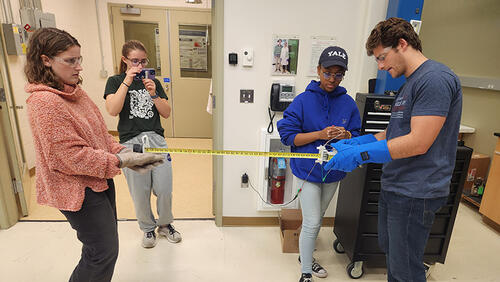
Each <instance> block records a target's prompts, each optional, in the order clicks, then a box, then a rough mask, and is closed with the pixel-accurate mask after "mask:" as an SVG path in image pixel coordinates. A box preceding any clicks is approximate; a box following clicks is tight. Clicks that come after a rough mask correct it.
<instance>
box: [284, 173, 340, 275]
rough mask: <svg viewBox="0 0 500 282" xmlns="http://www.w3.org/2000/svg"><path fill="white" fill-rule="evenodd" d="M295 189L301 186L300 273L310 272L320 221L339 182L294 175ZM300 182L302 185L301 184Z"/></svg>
mask: <svg viewBox="0 0 500 282" xmlns="http://www.w3.org/2000/svg"><path fill="white" fill-rule="evenodd" d="M294 178H295V179H294V180H295V181H294V182H295V185H296V186H297V187H296V189H298V188H300V187H302V191H301V192H300V194H299V199H300V207H301V209H302V230H301V231H300V237H299V252H300V261H301V263H302V266H301V270H302V273H312V263H313V251H314V247H315V245H316V238H317V237H318V233H319V229H320V227H321V222H322V221H323V216H324V215H325V212H326V209H327V208H328V206H329V205H330V202H331V200H332V198H333V195H334V194H335V191H337V188H338V185H339V182H332V183H314V182H308V181H304V180H302V179H299V178H297V177H294ZM302 184H303V185H304V186H302Z"/></svg>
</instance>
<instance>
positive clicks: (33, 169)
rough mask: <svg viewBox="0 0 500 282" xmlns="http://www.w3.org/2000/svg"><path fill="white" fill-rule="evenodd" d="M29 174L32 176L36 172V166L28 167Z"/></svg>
mask: <svg viewBox="0 0 500 282" xmlns="http://www.w3.org/2000/svg"><path fill="white" fill-rule="evenodd" d="M29 174H30V177H33V176H35V174H36V167H32V168H30V169H29Z"/></svg>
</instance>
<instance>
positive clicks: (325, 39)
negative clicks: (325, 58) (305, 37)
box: [308, 36, 337, 76]
mask: <svg viewBox="0 0 500 282" xmlns="http://www.w3.org/2000/svg"><path fill="white" fill-rule="evenodd" d="M336 45H337V39H336V38H335V37H333V36H311V60H310V61H309V73H308V76H317V75H318V72H317V67H318V61H319V56H320V55H321V52H323V50H325V49H326V48H327V47H329V46H336Z"/></svg>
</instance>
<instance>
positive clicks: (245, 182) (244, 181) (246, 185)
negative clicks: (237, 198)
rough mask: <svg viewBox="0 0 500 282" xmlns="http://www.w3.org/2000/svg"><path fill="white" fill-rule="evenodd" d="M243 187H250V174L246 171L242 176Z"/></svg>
mask: <svg viewBox="0 0 500 282" xmlns="http://www.w3.org/2000/svg"><path fill="white" fill-rule="evenodd" d="M241 188H248V174H246V173H243V175H242V176H241Z"/></svg>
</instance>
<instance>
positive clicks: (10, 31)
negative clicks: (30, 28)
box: [2, 23, 27, 55]
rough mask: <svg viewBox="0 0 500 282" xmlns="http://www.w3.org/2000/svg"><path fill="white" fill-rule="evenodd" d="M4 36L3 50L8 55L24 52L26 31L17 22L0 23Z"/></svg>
mask: <svg viewBox="0 0 500 282" xmlns="http://www.w3.org/2000/svg"><path fill="white" fill-rule="evenodd" d="M2 32H3V34H4V38H5V49H6V50H5V51H6V52H7V54H8V55H23V54H26V41H27V38H26V32H25V31H24V29H23V28H22V27H21V26H19V25H17V24H5V23H4V24H2Z"/></svg>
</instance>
